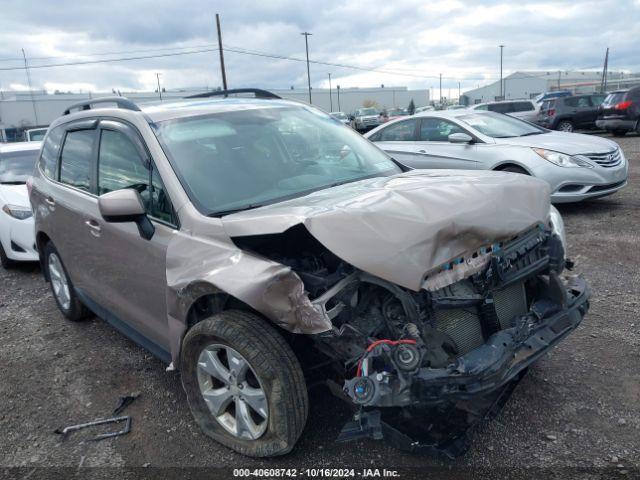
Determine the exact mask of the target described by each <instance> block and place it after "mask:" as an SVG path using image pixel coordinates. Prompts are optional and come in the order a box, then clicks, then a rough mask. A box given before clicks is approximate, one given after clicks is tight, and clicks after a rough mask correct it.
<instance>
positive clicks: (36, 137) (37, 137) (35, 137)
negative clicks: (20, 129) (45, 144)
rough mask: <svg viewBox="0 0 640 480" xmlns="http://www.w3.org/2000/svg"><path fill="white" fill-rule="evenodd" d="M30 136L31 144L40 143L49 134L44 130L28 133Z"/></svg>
mask: <svg viewBox="0 0 640 480" xmlns="http://www.w3.org/2000/svg"><path fill="white" fill-rule="evenodd" d="M27 133H28V134H29V141H30V142H39V141H41V140H42V139H44V136H45V135H46V133H47V129H46V128H43V129H41V130H31V131H29V132H27Z"/></svg>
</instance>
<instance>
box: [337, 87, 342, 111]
mask: <svg viewBox="0 0 640 480" xmlns="http://www.w3.org/2000/svg"><path fill="white" fill-rule="evenodd" d="M336 90H338V111H339V112H341V111H342V109H341V108H340V85H338V86H336Z"/></svg>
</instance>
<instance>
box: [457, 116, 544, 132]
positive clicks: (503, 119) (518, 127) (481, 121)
mask: <svg viewBox="0 0 640 480" xmlns="http://www.w3.org/2000/svg"><path fill="white" fill-rule="evenodd" d="M458 120H460V121H461V122H462V123H466V124H467V125H469V126H470V127H473V128H475V129H476V130H478V131H479V132H480V133H482V134H484V135H487V136H488V137H493V138H511V137H524V136H526V135H539V134H541V133H545V132H546V130H545V129H543V128H540V127H537V126H535V125H532V124H531V123H528V122H523V121H522V120H518V119H517V118H513V117H510V116H508V115H502V114H500V113H493V112H487V113H470V114H469V115H462V116H460V117H458Z"/></svg>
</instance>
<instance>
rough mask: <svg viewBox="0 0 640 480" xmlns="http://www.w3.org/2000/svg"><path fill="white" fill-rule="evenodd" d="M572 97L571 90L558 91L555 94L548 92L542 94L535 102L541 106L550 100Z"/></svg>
mask: <svg viewBox="0 0 640 480" xmlns="http://www.w3.org/2000/svg"><path fill="white" fill-rule="evenodd" d="M571 95H573V94H572V93H571V91H569V90H557V91H555V92H546V93H541V94H540V95H538V96H537V97H536V98H535V99H534V102H535V103H537V104H538V105H540V104H542V102H544V101H545V100H549V99H551V98H560V97H569V96H571Z"/></svg>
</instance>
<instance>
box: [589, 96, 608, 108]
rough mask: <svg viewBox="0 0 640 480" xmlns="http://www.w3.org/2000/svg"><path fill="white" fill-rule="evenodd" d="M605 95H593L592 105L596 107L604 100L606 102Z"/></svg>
mask: <svg viewBox="0 0 640 480" xmlns="http://www.w3.org/2000/svg"><path fill="white" fill-rule="evenodd" d="M604 97H605V96H604V95H593V96H592V97H591V105H592V106H594V107H599V106H600V105H601V104H602V102H604Z"/></svg>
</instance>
